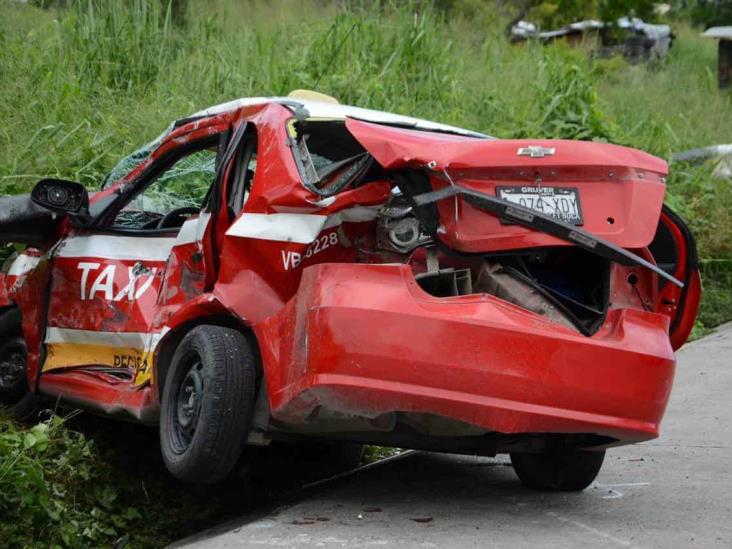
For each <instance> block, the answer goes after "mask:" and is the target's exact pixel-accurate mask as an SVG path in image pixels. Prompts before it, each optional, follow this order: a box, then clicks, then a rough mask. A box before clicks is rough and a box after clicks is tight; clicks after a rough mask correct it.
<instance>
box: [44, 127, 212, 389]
mask: <svg viewBox="0 0 732 549" xmlns="http://www.w3.org/2000/svg"><path fill="white" fill-rule="evenodd" d="M218 140H219V136H216V135H210V136H207V137H206V138H205V139H201V140H199V141H196V142H184V141H183V140H181V142H183V143H184V144H182V145H181V146H180V147H177V148H173V150H172V152H166V154H165V155H164V156H162V157H161V158H160V159H158V160H156V161H155V162H152V163H151V164H150V166H149V167H148V168H146V169H145V170H144V172H143V173H142V174H141V175H140V176H139V177H138V178H137V179H136V180H135V181H133V182H132V183H130V184H129V185H125V186H124V187H123V188H122V189H120V192H119V198H118V199H117V200H116V201H115V202H114V203H113V204H111V205H110V206H109V208H107V210H105V212H104V213H103V214H102V215H101V216H100V218H99V219H97V220H95V221H94V222H93V223H92V224H91V226H90V227H88V228H83V229H72V230H71V232H70V234H68V236H67V237H66V238H65V239H64V240H63V241H62V242H60V244H59V245H58V246H57V247H56V249H55V251H54V253H53V257H52V266H51V268H52V275H51V286H50V299H49V306H48V324H47V329H46V335H45V345H46V356H45V360H44V362H43V366H42V376H43V377H45V376H48V375H64V374H65V373H66V372H69V371H73V372H75V373H78V372H79V371H81V372H83V373H86V374H90V375H95V376H97V377H98V378H101V379H104V380H105V381H109V383H116V384H118V383H120V382H128V383H129V384H130V385H132V386H139V385H142V384H144V383H146V382H147V381H148V380H149V379H150V375H151V367H152V363H151V356H150V355H151V352H152V350H153V349H154V347H155V344H156V343H157V341H158V340H159V339H160V337H161V334H160V333H159V332H157V331H155V328H154V327H155V318H156V315H157V311H158V304H159V297H160V295H159V294H160V292H161V288H162V289H164V286H165V283H168V284H167V285H168V286H174V285H175V284H173V283H170V280H169V279H170V277H171V276H173V277H175V276H178V277H180V272H181V262H182V261H186V260H190V258H191V257H192V256H194V255H195V228H196V225H197V222H198V216H199V213H200V210H201V208H202V205H203V203H204V202H205V200H206V198H207V196H208V194H209V192H210V188H211V185H212V182H213V179H214V174H215V167H216V164H217V151H218V145H219V141H218ZM167 145H168V146H169V145H170V144H167ZM163 146H166V144H165V143H163V145H161V147H163ZM173 250H175V253H174V254H172V253H171V252H173ZM181 250H184V251H186V250H187V252H188V253H187V255H186V254H183V253H181ZM173 256H174V259H175V261H171V257H173ZM194 270H195V268H194ZM199 270H200V268H199ZM195 278H196V277H195V276H194V277H193V279H194V280H193V282H191V284H192V286H193V287H195ZM198 278H199V279H202V276H198ZM199 286H201V287H202V285H199ZM168 297H170V296H168ZM168 301H170V300H168Z"/></svg>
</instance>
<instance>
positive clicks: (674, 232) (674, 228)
mask: <svg viewBox="0 0 732 549" xmlns="http://www.w3.org/2000/svg"><path fill="white" fill-rule="evenodd" d="M649 248H650V251H651V253H652V254H653V257H654V259H655V260H656V264H657V265H658V266H659V267H660V268H661V269H663V270H664V271H666V272H667V273H669V274H670V275H672V276H674V277H675V278H677V279H678V280H681V281H682V282H683V283H684V287H683V288H679V287H678V286H675V285H674V284H670V283H669V282H668V281H665V280H663V279H661V280H660V287H659V299H658V303H659V310H658V312H660V313H663V314H665V315H668V316H669V317H670V318H671V326H670V328H669V336H670V338H671V345H672V347H673V348H674V350H675V349H678V348H680V347H681V346H682V345H683V344H684V342H685V341H686V340H687V339H688V337H689V334H690V333H691V330H692V328H693V327H694V320H695V319H696V313H697V311H698V310H699V302H700V300H701V277H700V275H699V260H698V256H697V251H696V243H695V242H694V237H693V235H692V234H691V231H690V230H689V228H688V227H687V225H686V223H684V221H683V220H682V219H681V217H679V216H678V215H677V214H676V213H675V212H674V211H673V210H672V209H671V208H670V207H668V206H667V205H664V206H663V209H662V211H661V218H660V220H659V223H658V228H657V229H656V235H655V237H654V239H653V242H652V243H651V245H650V247H649Z"/></svg>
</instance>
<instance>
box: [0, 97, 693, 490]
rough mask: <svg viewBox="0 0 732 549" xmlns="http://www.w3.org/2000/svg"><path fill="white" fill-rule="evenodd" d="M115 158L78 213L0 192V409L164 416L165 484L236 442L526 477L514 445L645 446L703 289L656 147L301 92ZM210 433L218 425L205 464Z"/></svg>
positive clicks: (196, 119) (53, 195)
mask: <svg viewBox="0 0 732 549" xmlns="http://www.w3.org/2000/svg"><path fill="white" fill-rule="evenodd" d="M120 166H122V167H123V169H120V170H118V172H119V173H116V174H115V175H114V176H112V177H108V178H106V179H105V182H104V184H103V187H102V189H101V190H99V191H98V192H95V193H92V194H91V195H90V196H89V197H88V198H87V196H86V194H85V192H83V189H81V190H80V189H79V187H77V186H75V185H77V184H73V183H71V182H64V181H57V180H43V181H41V182H40V183H39V184H38V185H37V187H36V188H35V189H34V191H33V193H32V195H31V196H30V197H25V198H22V197H13V198H12V199H7V198H4V199H0V210H4V209H5V208H6V206H5V204H6V203H7V202H5V203H3V202H2V201H8V200H14V201H15V203H18V204H20V202H23V201H25V204H26V207H17V208H15V209H14V210H13V212H15V213H13V212H10V211H8V214H7V215H4V216H3V217H0V231H1V232H0V239H1V240H5V241H13V242H16V243H17V242H20V243H25V244H27V245H28V246H27V247H26V249H25V250H24V251H23V252H21V253H20V254H18V255H17V256H16V257H14V258H13V259H12V260H10V261H8V262H7V264H6V266H5V268H4V273H3V275H2V284H1V285H0V299H2V303H0V306H1V307H3V310H4V311H5V312H6V314H9V313H12V314H14V315H16V316H17V317H18V321H19V323H20V324H19V329H18V331H17V333H18V334H21V335H22V340H23V343H24V345H25V348H26V351H25V352H26V355H27V358H26V359H24V360H23V361H22V362H23V364H22V368H23V370H22V378H23V379H22V380H20V381H18V377H17V370H18V368H19V366H17V363H18V360H17V359H16V361H15V364H16V366H15V370H13V362H12V360H10V359H7V360H5V362H4V364H5V366H4V370H3V372H0V379H3V380H4V382H3V383H4V386H5V391H6V393H5V394H6V396H5V397H4V401H3V402H4V403H5V404H6V405H14V406H17V405H18V403H19V402H23V401H24V400H23V399H28V398H30V396H33V397H34V398H38V397H39V396H42V397H48V398H53V399H61V401H63V402H67V403H70V404H72V405H76V406H82V407H84V408H87V409H90V410H96V411H98V412H102V413H105V414H110V415H114V416H119V417H123V418H127V419H134V420H137V421H140V422H144V423H152V424H160V428H161V437H162V438H161V441H162V446H163V452H164V457H166V464H168V467H169V469H170V470H171V472H172V473H173V474H175V475H176V476H178V477H179V478H183V479H186V480H196V479H198V480H204V481H213V480H217V479H219V478H222V476H223V475H224V474H225V473H226V472H228V470H230V469H231V466H233V461H232V460H233V458H231V456H230V454H231V455H233V454H236V457H238V456H239V455H240V454H241V452H242V451H243V450H242V448H243V446H244V444H245V443H246V442H247V441H248V443H250V444H253V443H259V444H261V443H266V442H267V441H269V440H279V439H282V440H297V439H300V438H303V437H304V438H315V439H328V440H336V441H343V442H354V443H379V444H385V445H392V446H400V447H411V448H426V449H432V450H441V451H451V452H463V453H479V454H484V455H494V454H496V453H498V452H511V453H512V457H513V456H516V458H515V459H516V460H517V461H516V463H515V465H516V468H517V472H519V476H520V477H521V478H522V480H524V481H525V482H527V480H526V478H527V473H526V472H525V471H526V467H527V466H528V465H527V462H526V461H525V460H524V461H520V460H521V459H523V458H522V457H521V456H524V457H525V456H532V455H538V456H545V457H546V455H548V454H546V452H548V451H552V452H554V451H555V450H556V449H557V448H566V449H570V450H571V451H582V452H585V451H588V450H592V451H594V452H588V454H590V453H592V455H593V456H594V455H598V454H599V455H601V454H602V449H604V448H607V447H609V446H613V445H619V444H627V443H632V442H638V441H642V440H647V439H651V438H654V437H656V436H658V434H659V426H660V422H661V419H662V417H663V413H664V410H665V407H666V403H667V401H668V398H669V395H670V391H671V386H672V382H673V377H674V368H675V359H674V350H675V349H677V348H678V347H680V346H681V345H682V344H683V343H684V341H685V340H686V339H687V337H688V335H689V333H690V331H691V328H692V326H693V323H694V319H695V317H696V312H697V308H698V304H699V299H700V279H699V273H698V270H697V264H696V251H695V247H694V242H693V238H692V236H691V234H690V232H689V230H688V228H687V227H686V226H685V225H684V223H683V221H682V220H681V219H680V218H679V217H678V216H677V215H676V214H675V213H674V212H673V211H671V210H670V209H669V208H668V207H667V206H664V205H663V199H664V193H665V181H666V177H667V165H666V163H665V162H664V161H663V160H660V159H658V158H655V157H653V156H651V155H648V154H645V153H642V152H640V151H636V150H632V149H628V148H625V147H620V146H615V145H609V144H602V143H590V142H576V141H564V140H545V139H536V140H504V139H494V138H492V137H488V136H484V135H482V134H479V133H476V132H471V131H468V130H463V129H460V128H455V127H451V126H445V125H441V124H436V123H432V122H427V121H423V120H419V119H414V118H409V117H403V116H398V115H392V114H389V113H382V112H377V111H369V110H365V109H359V108H354V107H346V106H342V105H339V104H337V103H335V102H333V101H331V100H329V99H327V98H322V97H318V98H317V100H312V99H303V98H302V97H301V96H298V95H296V96H295V97H287V98H251V99H245V100H239V101H234V102H231V103H227V104H224V105H220V106H217V107H213V108H211V109H208V110H206V111H201V112H200V113H197V114H195V115H193V116H191V117H189V118H186V119H183V120H180V121H177V122H176V123H174V124H173V125H172V126H171V128H169V130H168V131H167V132H166V133H164V134H163V135H162V136H161V137H160V138H158V139H157V140H156V141H154V142H153V143H151V144H150V145H148V146H146V147H143V148H142V149H140V151H138V152H137V153H135V155H133V157H132V158H129V159H126V160H125V161H124V162H123V163H121V165H120ZM86 200H88V205H87V203H86V202H85V201H86ZM38 204H40V205H42V206H45V207H46V210H45V211H48V214H45V215H44V213H43V212H44V210H42V209H39V207H38V206H37V205H38ZM39 211H40V214H39ZM51 211H53V212H54V213H53V214H51V213H50V212H51ZM39 215H40V216H41V218H42V219H43V220H44V222H43V223H33V226H28V228H27V233H26V234H25V235H24V234H23V233H22V231H19V230H18V229H17V227H18V226H19V224H20V226H22V225H23V223H24V222H26V221H28V220H30V219H31V218H32V219H36V218H38V216H39ZM33 216H35V217H33ZM11 229H12V230H11ZM6 235H7V236H6ZM1 318H2V317H0V319H1ZM1 329H2V325H0V330H1ZM206 330H208V331H206ZM217 330H218V331H217ZM201 334H204V335H201ZM204 336H205V337H204ZM196 338H198V339H196ZM207 345H209V346H210V345H219V347H216V348H221V349H228V351H227V352H226V353H225V355H226V356H224V355H217V354H216V353H217V352H218V351H216V348H211V349H213V350H211V349H209V348H208V347H207ZM6 354H7V353H6ZM16 355H17V353H16ZM16 355H13V356H16ZM191 357H193V358H191ZM196 357H198V358H196ZM216 357H219V358H216ZM237 357H238V358H237ZM0 359H2V357H0ZM227 361H228V362H227ZM238 364H244V366H242V369H243V370H244V374H246V375H244V376H243V377H242V375H243V374H241V373H240V372H239V371H238V368H239V367H238V366H237V365H238ZM230 370H233V371H234V372H233V373H231V371H230ZM14 372H15V373H14ZM14 376H15V377H14ZM222 376H223V377H222ZM227 376H230V377H227ZM231 376H233V377H231ZM237 376H238V377H237ZM19 384H20V385H19ZM216 384H219V385H220V386H219V385H216ZM21 385H22V387H23V388H22V389H20V388H19V387H20V386H21ZM228 386H231V387H233V388H227V387H228ZM8 387H10V388H11V389H12V391H14V392H12V391H10V389H8ZM2 390H3V385H2V384H0V395H2V394H3V393H2V392H1V391H2ZM213 391H221V393H216V394H217V395H220V396H221V395H223V396H221V398H223V399H224V400H225V401H226V402H230V403H231V406H230V407H229V408H226V409H225V410H223V411H222V410H219V409H218V408H215V406H216V405H214V404H207V402H209V401H208V400H207V399H209V398H212V397H211V396H210V395H211V394H214V393H213ZM227 391H230V392H227ZM10 394H12V395H13V398H10V397H8V396H7V395H10ZM226 399H230V401H229V400H226ZM212 402H213V401H212ZM212 407H213V408H212ZM233 409H237V410H244V412H241V413H240V412H236V413H240V414H241V415H239V416H237V415H236V414H234V416H236V421H234V420H233V419H229V418H228V417H229V416H227V414H229V415H231V414H232V413H233V412H232V411H231V410H233ZM227 410H228V411H227ZM217 414H219V415H217ZM232 417H233V416H232ZM206 422H213V423H216V422H219V423H216V425H226V426H228V427H227V428H228V429H230V431H227V432H229V435H227V436H228V438H229V442H228V445H227V443H226V442H221V446H217V447H216V448H217V451H216V452H214V453H212V452H213V451H210V452H209V454H205V459H206V460H208V461H209V462H212V461H215V462H216V464H213V465H211V466H210V467H213V469H211V470H208V469H206V465H202V464H201V463H199V462H200V461H201V460H202V459H203V458H202V457H201V456H200V455H199V454H196V455H194V456H193V457H190V455H189V454H195V453H196V452H199V448H198V446H197V444H199V441H198V438H201V437H203V436H204V435H203V434H199V433H205V432H206V429H208V428H209V427H208V426H207V424H206ZM234 424H236V425H234ZM197 437H198V438H197ZM233 439H236V442H235V443H232V442H231V440H233ZM239 439H241V440H239ZM166 441H168V442H166ZM255 441H257V442H255ZM166 444H167V446H166ZM232 444H233V449H232ZM168 450H169V452H170V456H167V455H166V452H167V451H168ZM206 451H208V450H206ZM200 452H204V450H200ZM200 452H199V453H200ZM204 453H205V452H204ZM201 455H203V454H201ZM224 455H225V458H224V457H221V456H224ZM552 455H554V454H552ZM583 455H584V454H583ZM547 459H548V458H547ZM583 459H584V458H583ZM186 460H188V461H186ZM219 462H221V463H219ZM600 462H601V458H600ZM519 463H522V464H523V465H519ZM214 469H215V470H214ZM204 470H206V471H207V472H204V473H202V471H204ZM597 470H599V464H598V465H597ZM596 473H597V471H595V473H594V474H596ZM555 476H556V475H555ZM592 478H594V475H593V476H592ZM590 480H591V479H590ZM583 483H584V481H582V482H579V484H577V483H575V484H572V483H569V484H567V483H565V484H561V483H560V484H561V486H560V485H559V484H557V486H556V487H557V488H562V489H579V488H583V487H584V485H586V483H584V485H582V484H583ZM529 484H531V482H529ZM534 485H537V486H539V485H538V484H537V483H534ZM544 487H547V486H544Z"/></svg>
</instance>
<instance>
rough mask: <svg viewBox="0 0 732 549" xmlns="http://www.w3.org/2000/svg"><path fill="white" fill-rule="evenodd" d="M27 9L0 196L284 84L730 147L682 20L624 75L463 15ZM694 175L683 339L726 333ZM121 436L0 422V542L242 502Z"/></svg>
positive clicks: (0, 161) (729, 261) (620, 139)
mask: <svg viewBox="0 0 732 549" xmlns="http://www.w3.org/2000/svg"><path fill="white" fill-rule="evenodd" d="M711 3H712V2H706V3H705V2H702V0H698V1H697V2H688V3H687V4H688V5H689V6H690V8H689V9H691V8H692V7H693V6H697V5H701V4H705V5H706V4H711ZM35 4H36V6H32V5H24V4H21V3H18V2H12V1H10V0H0V90H2V98H3V100H2V101H0V120H2V124H1V125H0V194H6V193H7V194H13V193H20V192H27V191H28V190H29V189H30V188H31V186H32V185H33V183H35V181H36V180H38V179H40V178H42V177H62V178H67V179H74V180H79V181H82V182H83V183H85V184H86V185H88V186H89V188H92V189H93V188H98V186H99V185H100V183H101V181H102V179H103V175H104V174H105V173H106V172H107V171H108V170H109V169H111V168H112V166H114V165H115V164H116V163H117V161H118V160H119V159H120V158H122V157H123V156H125V155H127V154H129V153H130V152H132V151H134V150H136V149H138V148H139V147H140V146H141V145H143V144H144V143H146V142H148V141H150V140H152V139H153V138H155V137H156V136H157V135H159V134H160V132H162V131H163V130H164V129H165V128H166V127H167V126H168V125H169V123H170V122H171V121H172V120H174V119H176V118H180V117H183V116H186V115H188V114H190V113H192V112H195V111H196V110H199V109H201V108H203V107H206V106H209V105H213V104H216V103H220V102H224V101H227V100H230V99H232V98H235V97H243V96H256V95H285V94H287V93H288V92H289V91H290V90H292V89H295V88H311V89H317V90H318V91H321V92H324V93H328V94H331V95H334V96H335V97H337V98H338V99H339V100H340V101H341V102H343V103H349V104H356V105H359V106H364V107H371V108H376V109H383V110H388V111H393V112H398V113H404V114H410V115H415V116H419V117H423V118H428V119H434V120H438V121H441V122H445V123H449V124H455V125H458V126H464V127H467V128H471V129H475V130H478V131H482V132H485V133H488V134H492V135H497V136H502V137H527V136H533V137H562V138H577V139H599V140H606V141H610V142H616V143H621V144H624V145H629V146H633V147H637V148H640V149H643V150H646V151H648V152H651V153H653V154H656V155H658V156H661V157H663V158H666V159H669V158H670V157H671V154H672V153H673V152H678V151H683V150H686V149H690V148H695V147H700V146H705V145H712V144H717V143H729V142H730V141H732V130H731V129H730V128H732V95H730V93H729V92H727V93H721V92H719V91H718V90H717V83H716V44H715V43H714V41H711V40H705V39H701V38H699V36H698V34H699V29H696V28H691V27H690V26H689V25H688V24H687V23H684V22H683V21H682V22H677V23H674V29H675V32H676V33H677V35H678V39H677V40H676V41H675V43H674V46H673V47H672V49H671V52H670V55H669V57H668V59H666V60H665V61H662V62H660V63H656V64H652V65H636V66H629V65H627V64H626V63H625V61H624V60H623V59H621V58H614V59H609V60H594V59H593V58H592V57H591V56H590V55H588V54H587V53H588V52H587V51H586V50H585V49H583V48H579V49H571V48H569V47H567V46H566V45H565V44H563V43H561V42H558V43H556V44H553V45H551V46H547V47H543V46H541V45H539V44H533V43H530V44H523V45H510V44H509V43H508V41H507V39H506V37H505V28H506V25H507V23H508V20H509V18H510V17H511V16H512V15H514V14H515V12H510V13H509V12H505V13H504V12H501V11H498V10H497V9H494V7H495V6H496V5H497V4H498V3H493V2H483V1H479V0H441V1H437V2H436V4H435V5H434V7H433V4H432V3H430V2H425V1H423V2H413V3H406V2H399V3H397V2H396V1H394V2H388V1H383V2H379V3H377V2H367V1H365V0H364V1H356V0H352V1H348V2H341V3H336V2H328V1H326V0H321V1H317V0H290V1H284V0H280V1H275V2H265V1H264V0H261V1H260V0H249V1H242V2H238V1H234V0H207V1H205V2H204V1H201V2H185V1H183V0H180V1H178V2H173V3H172V4H168V3H167V2H165V1H163V0H147V1H145V0H120V1H113V0H108V1H102V0H36V1H35ZM502 4H506V3H505V2H504V3H502ZM542 4H544V5H546V4H549V2H543V3H542ZM553 4H555V5H559V4H562V5H565V4H567V5H569V4H572V5H576V6H577V7H582V6H587V5H591V6H594V7H595V8H597V9H599V8H600V7H602V5H603V3H602V2H600V1H597V2H587V3H585V2H574V3H572V2H564V3H563V2H561V1H560V0H556V1H555V2H553ZM719 4H720V5H721V4H723V2H720V3H719ZM38 6H42V7H43V8H41V7H38ZM344 6H346V7H344ZM578 9H579V8H578ZM554 13H555V14H556V13H559V11H557V10H555V12H554ZM681 14H682V15H684V16H685V15H686V14H688V12H681ZM573 19H577V17H573ZM712 169H713V166H712V165H701V166H693V165H688V164H680V163H673V164H672V165H671V175H670V178H669V182H668V197H667V200H668V202H669V203H670V204H671V205H672V207H674V208H675V209H676V210H678V211H679V212H680V213H681V214H682V215H683V216H684V217H685V218H686V219H687V220H688V221H689V222H690V224H691V225H692V228H693V230H694V232H695V234H696V236H697V239H698V243H699V250H700V254H701V257H702V259H703V273H704V275H705V280H704V284H705V294H704V301H703V309H702V314H701V316H700V322H699V330H700V331H703V330H705V329H708V328H709V327H711V326H714V325H716V324H718V323H721V322H724V321H728V320H730V319H732V291H731V290H730V288H732V216H730V214H729V212H730V211H732V185H731V184H730V182H729V181H724V180H719V179H714V178H712V177H711V171H712ZM128 427H129V426H115V433H114V436H108V435H105V434H104V433H102V434H101V435H100V434H99V433H96V432H94V440H95V441H99V440H101V442H100V443H99V444H92V443H91V442H90V440H89V438H87V437H85V436H82V435H79V434H77V433H75V432H73V431H69V430H68V429H67V428H66V427H64V426H63V425H61V422H60V420H58V419H52V420H50V421H49V422H46V423H42V424H41V426H39V427H34V428H32V429H30V430H21V429H19V428H18V427H17V426H16V425H14V424H12V423H10V422H8V421H6V420H2V419H0V512H1V513H3V515H2V516H3V519H2V520H0V539H2V540H3V542H4V543H7V540H14V541H12V542H11V543H15V544H16V545H19V546H20V545H25V544H27V543H32V542H35V543H37V544H38V545H42V546H48V545H51V544H53V543H58V544H61V545H65V546H83V545H104V544H109V543H110V541H111V540H113V539H116V536H118V535H119V536H122V535H124V534H126V533H130V532H131V533H132V538H131V540H132V543H133V545H134V544H140V545H161V544H163V543H165V542H168V541H171V540H173V539H177V538H180V537H181V536H183V535H185V534H187V533H189V532H191V531H193V530H194V529H196V528H200V527H202V526H203V525H205V524H206V520H208V519H210V518H211V517H217V518H219V519H220V518H221V517H222V516H225V514H226V513H227V512H231V511H232V510H236V509H240V508H241V503H240V499H241V493H234V492H229V493H228V495H225V496H222V494H220V493H218V492H215V493H213V494H212V493H207V494H206V496H205V497H200V496H198V495H197V494H196V493H194V492H192V491H191V490H190V488H188V487H184V486H180V485H179V484H178V483H175V482H174V481H172V482H168V480H166V479H168V477H167V475H166V473H165V472H164V469H163V468H162V464H160V463H159V456H157V454H156V452H157V448H156V445H155V443H154V440H155V433H154V431H152V432H151V433H143V434H139V433H137V431H134V432H133V431H132V430H131V428H128ZM78 428H80V429H81V430H82V431H84V432H87V433H88V432H89V426H88V424H80V425H79V426H78ZM92 430H93V429H92ZM133 433H134V434H133ZM135 436H141V437H151V438H149V439H148V438H145V441H146V442H145V444H143V445H142V446H145V445H146V446H147V447H148V448H149V449H150V454H149V455H147V454H145V455H144V456H140V455H139V454H134V452H132V450H130V448H134V447H136V445H135V444H132V443H130V440H131V439H130V438H129V437H135ZM105 437H107V438H105ZM39 441H40V442H39ZM120 441H121V442H120ZM115 444H116V445H118V446H117V447H115ZM123 448H124V449H125V450H124V451H121V450H122V449H123ZM108 449H109V450H108ZM118 450H119V451H118ZM371 453H372V454H373V455H377V454H378V451H372V452H371ZM135 460H137V461H135ZM110 464H111V465H110ZM151 464H152V465H151ZM112 496H116V497H112ZM232 502H238V503H236V504H234V503H232ZM236 505H239V507H237V506H236ZM59 506H60V507H59ZM138 514H139V515H140V516H142V517H144V519H141V518H139V517H138V516H137V515H138ZM69 524H71V525H75V526H79V528H77V529H75V530H74V531H73V532H72V531H71V529H70V528H69V527H68V525H69Z"/></svg>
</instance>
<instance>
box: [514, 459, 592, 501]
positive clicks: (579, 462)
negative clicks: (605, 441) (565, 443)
mask: <svg viewBox="0 0 732 549" xmlns="http://www.w3.org/2000/svg"><path fill="white" fill-rule="evenodd" d="M603 459H605V450H600V451H588V450H580V449H577V448H551V449H547V450H545V451H544V452H542V453H539V454H526V453H513V454H511V464H512V465H513V469H514V471H516V475H518V478H519V479H520V480H521V483H522V484H523V485H524V486H526V487H528V488H534V489H536V490H552V491H558V492H575V491H579V490H584V489H585V488H587V487H588V486H589V485H590V484H591V483H592V481H593V480H595V478H596V477H597V474H598V473H599V472H600V467H602V461H603Z"/></svg>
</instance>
